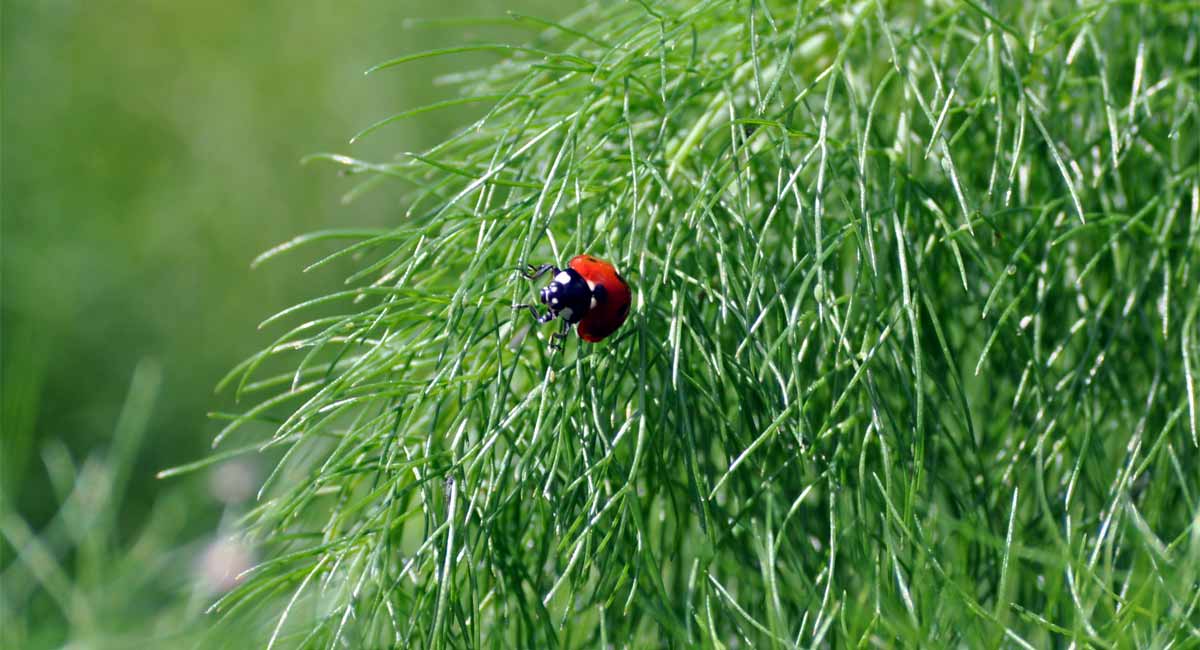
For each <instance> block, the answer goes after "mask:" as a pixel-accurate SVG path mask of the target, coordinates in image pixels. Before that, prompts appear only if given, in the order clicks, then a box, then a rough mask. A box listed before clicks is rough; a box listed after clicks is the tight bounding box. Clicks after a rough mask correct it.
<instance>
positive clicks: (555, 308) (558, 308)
mask: <svg viewBox="0 0 1200 650" xmlns="http://www.w3.org/2000/svg"><path fill="white" fill-rule="evenodd" d="M596 288H597V289H600V290H601V291H603V289H604V287H600V286H597V287H596ZM541 297H542V304H543V305H546V307H547V308H548V309H549V310H550V313H551V314H553V315H552V316H551V318H550V319H551V320H552V319H554V318H561V319H563V321H565V322H567V323H571V324H575V323H578V322H579V321H581V320H583V317H584V316H587V313H588V311H590V310H591V308H592V306H593V305H594V304H595V302H596V297H595V294H594V292H593V290H592V288H591V287H589V286H588V283H587V281H586V280H584V279H583V276H582V275H579V272H578V271H576V270H574V269H564V270H562V271H559V272H557V273H555V274H554V279H553V280H551V281H550V284H548V285H546V287H545V288H543V289H542V293H541Z"/></svg>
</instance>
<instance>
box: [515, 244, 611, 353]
mask: <svg viewBox="0 0 1200 650" xmlns="http://www.w3.org/2000/svg"><path fill="white" fill-rule="evenodd" d="M550 272H553V273H554V279H553V280H551V281H550V284H548V285H546V287H545V288H544V289H542V293H541V298H542V304H543V305H546V307H547V308H548V309H549V311H547V312H546V313H545V314H539V313H538V311H537V308H536V307H534V306H533V305H513V309H528V310H529V313H531V314H533V317H534V318H536V319H537V322H538V323H549V322H550V321H552V320H554V319H555V318H561V319H562V328H561V329H560V330H559V331H558V332H556V333H554V335H553V339H554V343H553V344H552V345H551V347H555V348H557V347H559V345H558V344H559V342H560V341H562V339H564V338H566V336H567V331H569V330H570V329H571V326H572V325H574V324H576V323H578V324H579V326H578V327H577V328H576V330H575V331H577V332H579V338H581V339H583V340H585V341H588V342H590V343H595V342H597V341H602V340H604V339H605V338H606V337H607V336H609V335H610V334H612V333H613V332H615V331H617V328H618V327H620V326H621V324H622V323H624V322H625V317H626V316H628V315H629V301H630V299H631V298H632V295H631V294H630V292H629V283H627V282H625V278H622V277H621V274H620V273H617V270H616V269H615V268H613V265H612V264H609V263H608V262H605V261H604V260H601V259H597V258H595V257H592V256H591V255H576V256H575V257H573V258H571V261H570V262H568V263H567V268H565V269H559V268H558V267H556V266H554V265H553V264H543V265H541V266H533V265H532V264H531V265H529V270H528V271H523V272H522V275H524V276H525V277H526V278H528V279H530V280H532V279H534V278H538V277H541V276H542V275H545V274H546V273H550Z"/></svg>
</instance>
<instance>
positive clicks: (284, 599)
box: [215, 0, 1200, 648]
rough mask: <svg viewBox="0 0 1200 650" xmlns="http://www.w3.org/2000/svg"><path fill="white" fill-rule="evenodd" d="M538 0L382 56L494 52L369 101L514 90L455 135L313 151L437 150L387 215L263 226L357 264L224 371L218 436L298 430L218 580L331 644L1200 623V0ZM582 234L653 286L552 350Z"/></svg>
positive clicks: (1075, 630)
mask: <svg viewBox="0 0 1200 650" xmlns="http://www.w3.org/2000/svg"><path fill="white" fill-rule="evenodd" d="M520 20H525V21H530V20H531V19H528V18H520ZM533 24H535V25H540V26H541V28H544V31H541V32H539V35H538V36H537V37H536V38H535V39H534V40H533V41H532V42H530V43H529V44H526V45H522V46H515V45H505V44H490V43H488V44H474V45H463V46H461V47H451V48H447V49H444V50H438V51H433V52H423V53H418V54H410V55H406V56H403V57H401V58H398V59H396V60H394V61H390V62H387V63H384V64H382V65H380V66H379V70H378V73H379V74H391V73H394V72H395V71H386V70H384V69H385V68H393V67H398V66H401V65H402V64H406V63H409V62H413V61H417V60H419V59H423V58H427V57H432V56H441V55H454V54H457V53H464V52H477V51H486V52H492V53H495V54H497V55H499V56H500V58H501V60H500V61H499V62H498V63H495V64H494V65H488V66H486V67H482V68H480V69H477V70H472V71H468V72H464V73H462V74H459V75H456V76H454V77H452V78H448V79H444V80H443V81H446V82H448V83H450V84H451V85H453V86H454V87H456V88H457V89H458V93H459V94H458V95H457V96H455V97H454V98H452V99H449V100H448V101H446V102H444V103H442V104H439V105H435V106H429V107H424V108H417V109H413V110H409V111H407V112H405V113H400V114H398V115H396V116H394V117H393V118H391V119H390V120H386V121H385V123H381V124H379V125H376V126H377V127H386V122H390V121H395V120H401V119H404V118H406V117H408V116H412V115H415V114H419V113H422V112H425V111H429V110H434V109H437V108H439V107H440V106H447V105H455V104H459V103H482V104H484V105H485V106H487V107H489V108H488V110H487V113H486V115H484V116H483V117H482V118H481V119H479V120H478V121H477V122H475V123H472V124H470V125H468V126H467V127H466V128H463V129H461V130H460V131H459V132H458V133H457V134H456V135H455V136H453V137H451V138H450V139H448V140H447V141H446V142H444V143H442V144H441V145H439V146H436V147H434V148H432V149H430V150H428V151H422V152H420V153H406V154H403V155H401V156H398V157H397V158H396V159H395V160H392V161H385V162H369V161H364V160H357V159H353V158H350V157H347V156H341V155H328V156H322V157H323V158H326V159H328V160H331V161H333V162H335V163H338V164H340V165H342V166H343V168H344V170H345V171H348V172H351V173H355V174H364V175H367V176H368V180H366V181H364V182H363V184H362V185H361V186H360V187H359V189H358V190H355V192H358V191H364V190H367V189H370V188H371V187H374V186H377V185H378V184H380V183H382V182H387V181H389V180H393V179H394V180H395V181H398V182H401V183H409V184H410V186H411V189H410V193H409V195H408V196H409V197H410V199H409V200H408V201H407V202H406V204H405V206H404V210H403V212H402V213H399V214H397V215H396V218H395V220H394V222H395V225H394V227H393V228H390V229H386V230H380V231H327V232H321V233H316V234H313V235H309V236H305V237H301V238H299V239H297V240H295V241H293V242H289V243H287V244H285V245H283V246H281V247H279V248H278V249H276V250H273V251H271V252H269V253H268V254H267V255H266V256H265V257H271V256H274V255H276V254H277V253H280V252H283V251H285V250H290V249H294V248H296V247H297V246H299V245H301V244H308V245H315V246H317V247H320V246H325V245H328V243H329V242H331V241H334V240H343V241H344V242H348V245H345V246H344V247H343V248H341V249H339V250H336V252H333V253H332V254H330V255H329V256H327V257H324V258H319V259H318V261H317V262H315V264H314V266H316V265H321V264H323V263H325V262H326V261H328V260H334V259H341V258H346V257H352V258H354V259H356V260H358V263H359V264H360V269H361V270H360V271H358V272H357V273H356V274H354V275H353V276H352V277H350V278H349V279H348V287H347V288H346V290H345V291H342V292H340V293H337V294H334V295H329V296H323V297H319V298H316V299H313V300H311V301H309V302H307V303H304V304H301V305H298V306H297V307H295V308H293V309H289V310H287V311H285V312H283V313H281V314H279V315H277V316H275V317H272V318H271V319H269V323H268V324H270V325H276V324H277V323H282V322H294V323H296V324H295V325H294V326H292V327H291V328H290V329H286V331H284V332H283V333H282V334H281V335H280V336H279V337H278V339H277V340H276V341H275V342H274V343H273V344H272V345H271V346H270V347H269V348H268V349H266V350H265V351H263V352H262V353H261V354H259V355H256V356H254V357H253V358H251V359H249V360H247V361H246V362H245V363H244V364H243V365H241V366H239V367H238V368H237V369H236V370H235V371H234V372H233V373H232V374H231V375H230V377H229V379H228V382H227V385H228V386H231V387H232V389H233V391H234V392H236V394H237V395H238V396H239V398H241V399H242V400H249V401H250V403H252V404H254V405H253V406H250V407H248V408H247V409H246V410H244V411H243V412H241V413H240V414H238V415H235V416H232V421H231V422H230V423H229V426H228V428H227V429H226V430H224V431H223V432H222V433H221V435H220V437H219V438H220V441H222V442H223V443H224V444H226V445H230V447H229V448H230V449H231V450H232V451H231V452H230V453H238V452H240V451H242V450H249V449H263V450H276V453H278V454H279V457H280V460H279V463H278V465H277V467H276V469H275V471H274V472H273V473H272V474H271V475H270V477H269V478H268V480H267V482H266V485H265V486H264V487H263V492H262V495H261V502H260V504H259V506H258V507H257V508H256V509H255V510H254V511H253V512H252V514H251V515H250V516H249V518H248V519H247V522H246V530H247V534H248V535H249V536H250V537H251V538H252V539H254V540H255V541H256V542H257V543H259V544H261V545H262V550H263V553H264V554H265V557H266V558H267V559H266V560H265V561H263V562H262V563H261V564H260V565H259V566H257V567H256V568H255V569H254V570H253V571H251V572H249V574H248V575H247V577H246V579H245V581H244V582H243V584H242V585H241V586H240V587H239V588H238V589H236V590H234V591H233V592H231V593H230V594H228V595H227V596H226V597H224V598H222V599H221V600H220V601H218V602H217V603H216V605H215V610H217V611H219V612H246V611H254V612H259V613H262V614H266V615H267V620H268V621H269V624H264V627H263V630H262V634H263V638H264V640H265V641H266V642H267V643H268V644H269V645H271V646H276V647H305V648H308V647H312V648H324V647H330V648H336V647H365V648H382V647H428V648H440V647H519V648H532V647H657V646H671V647H713V648H730V647H739V646H743V647H799V646H804V647H809V646H822V645H825V646H836V647H852V646H854V647H862V646H866V645H873V646H885V647H892V646H895V647H931V646H933V647H945V646H963V647H998V646H1003V647H1016V646H1020V647H1026V648H1033V647H1048V646H1051V645H1062V644H1066V643H1072V644H1076V645H1079V646H1098V647H1130V646H1137V647H1166V646H1169V645H1171V644H1172V642H1176V643H1177V642H1180V641H1183V640H1186V639H1191V640H1193V641H1194V640H1195V639H1196V636H1197V635H1198V634H1200V629H1198V624H1197V620H1198V618H1197V617H1198V615H1200V609H1198V608H1200V472H1197V471H1196V467H1197V462H1200V441H1198V434H1197V428H1198V418H1200V414H1197V405H1196V401H1197V387H1196V381H1195V380H1196V374H1197V372H1198V368H1200V347H1198V343H1197V340H1198V338H1200V335H1198V334H1197V315H1198V313H1200V292H1197V291H1196V289H1195V287H1196V286H1197V283H1200V171H1198V165H1200V155H1198V150H1200V143H1198V139H1197V137H1196V133H1197V131H1196V129H1197V126H1198V124H1197V121H1198V118H1200V107H1198V105H1197V98H1198V97H1197V84H1198V82H1200V77H1198V72H1197V71H1198V70H1200V68H1198V66H1197V64H1198V60H1200V58H1198V53H1197V49H1198V47H1200V45H1198V42H1197V41H1198V39H1200V19H1198V17H1197V14H1196V12H1195V11H1194V7H1189V6H1188V3H1171V2H1142V3H1137V2H1123V3H1107V2H1106V3H1098V4H1079V3H1075V2H1066V1H1061V2H1060V1H1051V0H1046V1H1041V2H1015V1H1014V2H1007V1H1000V0H996V1H976V0H964V1H962V2H945V3H942V2H934V3H889V2H884V1H882V0H867V1H863V2H855V3H844V2H823V3H816V2H800V3H784V2H760V1H752V2H728V1H717V0H711V1H707V2H700V3H690V2H668V3H641V2H638V3H630V4H615V3H607V2H605V3H600V2H597V3H593V4H591V5H590V6H588V7H587V8H585V9H584V10H582V11H581V12H579V13H578V14H576V15H573V16H572V17H570V18H568V19H566V20H564V21H562V22H561V23H552V22H541V21H534V22H533ZM374 128H375V127H373V129H374ZM383 134H386V130H381V131H380V132H379V133H376V134H375V135H374V136H373V137H380V136H382V135H383ZM585 251H586V252H589V253H592V254H594V255H598V256H600V257H605V258H607V259H611V260H612V261H613V262H615V263H616V265H617V266H618V268H620V269H621V270H622V272H623V273H624V274H625V275H626V276H627V277H628V278H629V279H630V280H631V282H632V284H633V285H634V289H635V300H634V308H633V312H632V315H631V317H630V320H629V322H628V323H627V324H626V325H625V326H624V328H623V329H622V330H621V331H620V332H619V333H618V335H616V336H614V337H612V338H611V339H610V340H608V341H605V342H603V343H601V344H598V345H585V344H581V343H574V342H573V343H571V344H570V345H569V346H568V348H567V350H566V351H565V353H563V354H554V353H552V352H551V351H550V350H548V348H547V345H546V339H545V338H544V337H545V335H546V334H547V332H544V331H539V330H529V329H528V328H529V327H530V324H529V323H528V314H525V313H519V312H518V313H514V312H513V311H512V309H511V307H510V305H511V304H512V303H516V302H525V301H528V300H529V299H530V298H531V297H532V296H533V295H534V293H533V292H534V288H532V287H531V286H530V285H529V283H527V282H525V281H524V280H522V279H520V278H519V276H518V275H517V273H516V269H518V268H519V267H521V266H522V265H524V264H526V263H540V262H544V261H557V262H559V263H562V262H565V260H566V259H567V258H568V257H570V256H571V255H573V254H575V253H578V252H585ZM272 418H278V419H274V420H273V419H272ZM260 420H262V421H267V422H271V423H272V430H273V433H272V434H271V435H269V436H268V437H267V438H265V439H262V438H256V437H255V433H254V432H255V431H261V428H256V427H247V426H245V425H247V424H250V423H253V422H256V421H260ZM239 439H240V440H239Z"/></svg>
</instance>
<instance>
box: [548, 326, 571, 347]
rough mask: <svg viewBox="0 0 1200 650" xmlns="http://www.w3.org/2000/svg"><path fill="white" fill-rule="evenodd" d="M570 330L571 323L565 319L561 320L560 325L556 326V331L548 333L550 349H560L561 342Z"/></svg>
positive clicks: (565, 338)
mask: <svg viewBox="0 0 1200 650" xmlns="http://www.w3.org/2000/svg"><path fill="white" fill-rule="evenodd" d="M570 331H571V324H570V323H568V322H567V321H563V322H562V326H561V327H559V328H558V331H557V332H555V333H553V334H551V335H550V349H551V350H559V351H561V350H562V349H563V342H565V341H566V340H567V334H568V333H570Z"/></svg>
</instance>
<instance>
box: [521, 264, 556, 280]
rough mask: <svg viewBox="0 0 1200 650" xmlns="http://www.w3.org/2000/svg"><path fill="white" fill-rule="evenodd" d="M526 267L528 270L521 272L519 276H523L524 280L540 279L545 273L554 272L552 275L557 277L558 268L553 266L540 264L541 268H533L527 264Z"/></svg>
mask: <svg viewBox="0 0 1200 650" xmlns="http://www.w3.org/2000/svg"><path fill="white" fill-rule="evenodd" d="M527 266H528V270H522V271H521V275H522V276H524V277H525V279H526V280H533V279H535V278H540V277H542V276H543V275H546V274H547V273H549V272H550V271H554V274H555V275H558V271H559V269H558V267H557V266H554V265H553V264H542V265H541V266H534V265H532V264H529V265H527Z"/></svg>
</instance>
